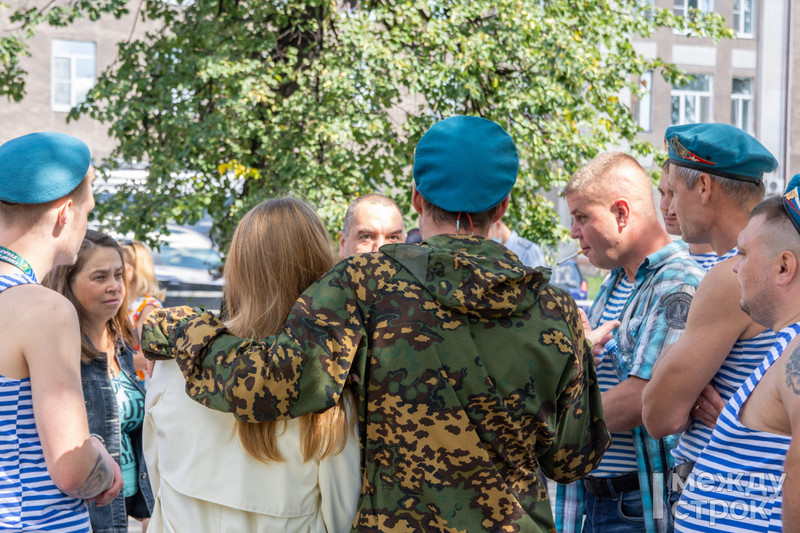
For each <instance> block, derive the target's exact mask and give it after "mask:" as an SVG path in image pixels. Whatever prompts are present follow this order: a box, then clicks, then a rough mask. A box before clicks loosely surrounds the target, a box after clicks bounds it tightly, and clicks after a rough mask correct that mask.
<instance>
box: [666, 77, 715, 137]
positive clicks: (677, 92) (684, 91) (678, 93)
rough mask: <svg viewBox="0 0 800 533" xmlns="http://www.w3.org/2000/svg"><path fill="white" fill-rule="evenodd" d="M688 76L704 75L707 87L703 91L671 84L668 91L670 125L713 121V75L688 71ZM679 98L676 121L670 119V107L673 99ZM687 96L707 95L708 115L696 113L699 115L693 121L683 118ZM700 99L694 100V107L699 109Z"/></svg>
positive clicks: (698, 96)
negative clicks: (670, 88)
mask: <svg viewBox="0 0 800 533" xmlns="http://www.w3.org/2000/svg"><path fill="white" fill-rule="evenodd" d="M689 75H690V76H692V77H693V78H695V79H697V78H698V77H700V76H704V77H706V78H707V79H708V89H707V90H705V91H695V90H690V89H688V88H687V87H686V86H684V87H676V86H674V85H673V86H672V90H671V91H670V124H671V125H672V126H677V125H680V124H697V123H700V122H713V121H714V75H713V74H711V73H690V74H689ZM676 97H677V98H680V100H679V104H678V121H677V122H673V120H672V107H673V105H674V99H675V98H676ZM688 97H695V98H697V99H699V98H703V97H707V98H708V104H707V107H706V109H707V110H708V116H702V114H701V113H698V115H699V116H697V117H696V120H695V121H694V122H688V121H686V120H684V119H685V118H686V117H685V115H686V99H687V98H688ZM699 102H700V101H699V100H697V101H696V102H695V109H699V106H698V105H697V104H698V103H699Z"/></svg>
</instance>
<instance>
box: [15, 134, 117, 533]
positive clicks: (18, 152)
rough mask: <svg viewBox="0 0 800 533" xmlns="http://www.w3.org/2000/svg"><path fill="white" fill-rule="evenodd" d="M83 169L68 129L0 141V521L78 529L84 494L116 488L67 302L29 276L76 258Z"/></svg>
mask: <svg viewBox="0 0 800 533" xmlns="http://www.w3.org/2000/svg"><path fill="white" fill-rule="evenodd" d="M92 176H93V172H92V170H91V169H90V167H89V149H88V148H87V147H86V145H85V144H84V143H82V142H81V141H79V140H78V139H76V138H74V137H70V136H69V135H64V134H60V133H32V134H30V135H25V136H23V137H18V138H16V139H13V140H11V141H9V142H7V143H5V144H3V145H2V146H0V327H2V329H3V334H2V338H3V347H2V349H0V376H2V378H0V380H2V391H3V392H2V395H1V396H2V402H0V426H2V428H3V429H2V440H3V456H2V459H0V479H2V481H1V482H0V491H1V492H2V493H3V495H4V496H3V498H1V499H0V529H7V528H12V529H14V530H22V531H67V530H69V531H76V532H77V531H84V532H87V533H88V532H89V530H90V527H89V514H88V511H87V508H86V504H85V502H84V500H85V499H91V500H92V501H94V502H96V503H97V504H98V505H106V504H108V503H110V502H111V501H112V500H113V499H114V498H115V497H116V496H117V494H118V493H119V490H120V489H121V488H122V475H121V472H120V467H119V465H117V463H116V462H114V460H113V459H112V458H111V456H110V455H109V454H108V452H107V451H106V449H105V446H104V445H103V443H102V442H101V440H99V439H98V438H96V437H95V436H90V435H89V426H88V423H87V419H86V408H85V407H84V403H83V392H82V388H81V374H80V355H81V354H80V346H81V341H80V332H79V328H78V316H77V314H76V312H75V308H74V307H73V306H72V304H71V303H70V302H69V300H67V299H66V298H64V297H63V296H61V295H60V294H58V293H56V292H53V291H51V290H48V289H45V288H43V287H42V286H41V285H39V280H41V279H42V278H43V277H44V276H45V275H47V273H48V272H49V271H50V270H51V269H52V268H54V267H55V266H57V265H62V264H70V263H72V262H74V261H75V258H76V257H77V254H78V250H79V248H80V245H81V242H82V240H83V236H84V234H85V233H86V219H87V215H88V213H89V211H90V210H91V209H92V208H93V207H94V199H93V197H92V191H91V181H92ZM21 464H24V465H25V467H24V468H21V467H20V465H21Z"/></svg>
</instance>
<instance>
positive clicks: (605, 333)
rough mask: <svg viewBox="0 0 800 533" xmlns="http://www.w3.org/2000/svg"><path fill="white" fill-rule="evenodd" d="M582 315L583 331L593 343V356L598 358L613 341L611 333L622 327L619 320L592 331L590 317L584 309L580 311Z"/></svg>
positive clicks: (610, 321) (611, 321)
mask: <svg viewBox="0 0 800 533" xmlns="http://www.w3.org/2000/svg"><path fill="white" fill-rule="evenodd" d="M578 311H579V312H580V315H581V323H582V324H583V331H584V333H585V334H586V338H587V339H588V340H589V342H591V343H592V355H594V356H598V355H600V354H601V353H603V348H604V347H605V345H606V343H607V342H608V341H610V340H611V336H612V335H611V332H612V331H614V330H615V329H617V328H618V327H619V326H620V321H619V320H609V321H608V322H606V323H604V324H603V325H602V326H600V327H598V328H597V329H592V326H591V325H590V324H589V317H587V316H586V313H584V312H583V309H578Z"/></svg>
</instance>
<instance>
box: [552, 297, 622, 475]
mask: <svg viewBox="0 0 800 533" xmlns="http://www.w3.org/2000/svg"><path fill="white" fill-rule="evenodd" d="M551 290H552V289H551ZM543 293H544V291H543ZM559 293H561V291H560V290H556V291H555V294H554V297H555V299H556V300H557V301H559V300H561V299H562V298H560V294H559ZM561 294H563V293H561ZM543 300H544V301H546V300H547V296H546V295H545V294H543ZM560 303H561V304H562V305H561V306H560V307H561V309H563V310H564V312H565V314H564V319H565V320H566V322H567V324H568V327H569V331H570V333H571V339H569V341H568V342H571V343H572V350H570V351H571V352H572V355H571V358H572V361H571V363H572V364H570V365H567V366H566V368H565V370H564V372H563V374H562V375H561V378H560V380H559V383H558V386H557V389H556V398H557V399H556V402H557V404H556V408H555V413H554V416H555V424H554V427H553V430H552V431H553V441H552V444H550V446H549V447H548V448H547V449H546V451H545V452H544V453H543V454H542V455H540V456H539V466H540V468H541V469H542V471H543V472H544V474H545V475H546V476H547V477H548V478H550V479H552V480H554V481H557V482H559V483H569V482H572V481H575V480H576V479H579V478H582V477H584V476H585V475H587V474H589V473H590V472H591V471H592V470H594V469H595V468H597V465H598V464H599V463H600V459H602V457H603V453H605V451H606V449H608V447H609V445H610V444H611V437H610V435H609V433H608V430H607V429H606V425H605V420H604V418H603V403H602V399H601V395H600V387H599V385H598V383H597V375H596V373H595V368H594V360H593V357H592V349H591V345H590V343H589V341H587V340H586V336H585V334H584V331H583V324H582V323H581V319H580V315H579V314H578V310H577V307H576V306H575V303H574V302H573V301H572V299H571V298H568V297H565V298H564V301H562V302H560Z"/></svg>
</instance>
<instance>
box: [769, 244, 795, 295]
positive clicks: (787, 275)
mask: <svg viewBox="0 0 800 533" xmlns="http://www.w3.org/2000/svg"><path fill="white" fill-rule="evenodd" d="M777 260H778V276H777V278H776V279H775V282H776V283H777V284H778V286H781V287H782V286H786V285H789V284H790V283H791V282H792V281H793V280H794V279H795V277H796V276H797V274H798V270H797V269H798V259H797V256H796V255H794V254H793V253H792V252H790V251H788V250H786V251H783V252H781V253H780V255H778V259H777Z"/></svg>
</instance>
